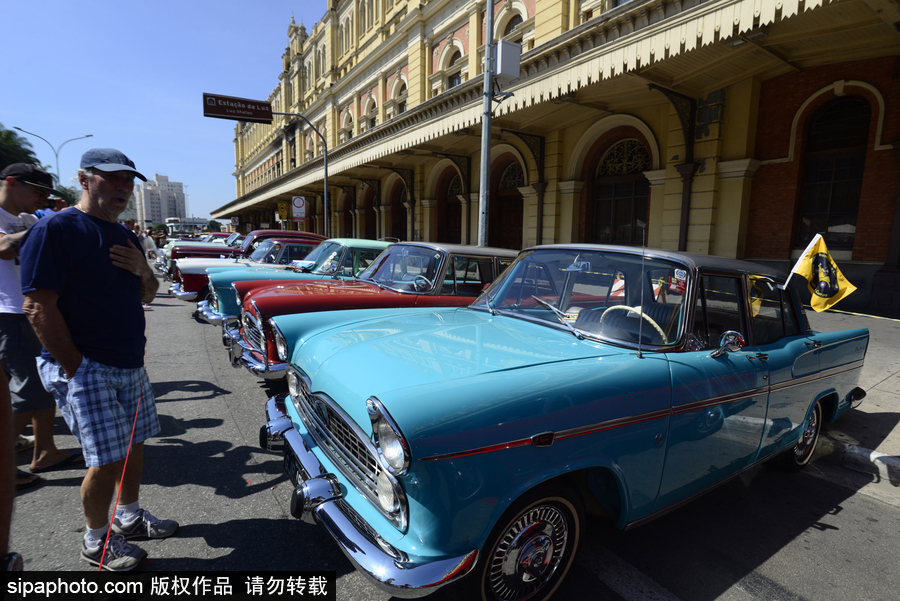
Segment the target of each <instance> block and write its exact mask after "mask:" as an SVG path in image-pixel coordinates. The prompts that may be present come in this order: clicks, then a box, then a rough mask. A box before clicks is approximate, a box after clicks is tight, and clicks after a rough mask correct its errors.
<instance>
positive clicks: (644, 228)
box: [636, 219, 647, 359]
mask: <svg viewBox="0 0 900 601" xmlns="http://www.w3.org/2000/svg"><path fill="white" fill-rule="evenodd" d="M636 221H637V224H638V227H639V228H641V280H640V285H641V307H640V313H638V350H637V358H638V359H643V358H644V355H643V353H641V341H642V340H643V339H644V335H643V332H644V256H645V255H646V254H647V253H646V250H645V249H646V248H647V224H646V223H644V222H643V221H641V220H640V219H637V220H636Z"/></svg>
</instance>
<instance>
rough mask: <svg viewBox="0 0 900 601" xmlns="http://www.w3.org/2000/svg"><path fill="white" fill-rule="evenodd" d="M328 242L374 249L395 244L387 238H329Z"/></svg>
mask: <svg viewBox="0 0 900 601" xmlns="http://www.w3.org/2000/svg"><path fill="white" fill-rule="evenodd" d="M326 242H337V243H338V244H343V245H344V246H352V247H353V248H371V249H373V250H382V249H385V248H387V247H388V246H390V245H391V244H394V243H393V242H388V241H386V240H370V239H368V238H329V239H328V240H326Z"/></svg>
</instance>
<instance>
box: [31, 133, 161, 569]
mask: <svg viewBox="0 0 900 601" xmlns="http://www.w3.org/2000/svg"><path fill="white" fill-rule="evenodd" d="M135 177H139V178H141V179H142V180H144V181H146V178H145V177H144V176H143V175H141V174H140V173H139V172H138V171H137V170H136V169H135V167H134V163H133V162H132V161H131V160H130V159H129V158H128V157H126V156H125V155H124V154H122V153H121V152H119V151H118V150H114V149H111V148H97V149H93V150H89V151H87V152H86V153H84V156H82V158H81V169H79V171H78V182H79V183H80V184H81V187H82V196H81V201H80V202H79V203H78V204H77V205H75V208H74V209H68V210H66V211H62V212H60V213H57V214H56V215H54V216H53V217H51V218H49V219H42V220H41V221H39V222H38V223H37V224H36V225H34V226H33V227H32V229H31V231H30V232H29V234H28V236H27V237H26V238H25V241H24V242H23V244H22V249H21V250H22V292H23V293H24V294H25V313H26V314H27V315H28V317H29V319H30V320H31V323H32V325H33V326H34V329H35V331H36V332H37V335H38V337H39V338H40V339H41V342H42V343H43V344H44V351H43V352H42V353H41V357H40V358H39V359H38V369H39V371H40V373H41V379H42V380H43V382H44V386H46V387H47V389H48V390H52V391H53V393H54V396H55V397H56V402H57V404H58V405H59V408H60V410H61V411H62V414H63V416H64V417H65V419H66V423H68V424H69V428H71V430H72V433H73V434H74V435H75V436H76V438H77V439H78V441H79V442H80V443H81V446H82V450H83V452H84V457H85V461H86V463H87V465H88V471H87V475H86V476H85V478H84V482H83V483H82V485H81V501H82V506H83V507H84V514H85V521H86V522H87V532H86V533H85V535H84V540H83V542H82V546H81V557H82V558H83V559H85V560H86V561H88V562H89V563H91V564H93V565H99V566H101V568H103V569H106V570H113V571H124V570H131V569H133V568H135V567H136V566H137V565H138V564H139V563H140V562H141V560H142V559H143V558H144V557H146V555H147V554H146V552H144V551H143V550H141V549H140V548H138V547H136V546H133V545H131V544H129V543H127V542H125V539H130V538H134V537H144V538H166V537H168V536H171V535H172V534H174V533H175V531H176V530H177V529H178V523H177V522H175V521H172V520H160V519H157V518H155V517H153V515H152V514H151V513H150V512H148V511H146V510H145V509H143V508H142V507H141V505H140V502H139V500H138V495H139V492H140V485H141V478H142V474H143V464H144V441H145V440H147V439H148V438H150V437H151V436H154V435H155V434H157V432H159V419H158V418H157V414H156V404H155V401H154V397H153V389H152V387H151V386H150V381H149V379H148V378H147V372H146V370H145V369H144V351H145V344H146V339H145V338H144V328H145V321H144V319H145V318H144V310H143V308H142V306H141V303H142V302H146V303H149V302H150V301H151V300H152V299H153V298H154V297H155V296H156V291H157V289H158V288H159V280H157V279H156V276H155V275H154V273H153V271H152V269H151V268H150V265H149V264H148V263H147V259H146V257H145V256H144V253H143V252H141V250H140V248H139V242H138V240H137V238H136V237H135V235H134V232H132V231H130V230H128V229H127V228H125V227H124V226H123V225H122V224H120V223H118V222H117V219H118V217H119V215H120V214H121V213H122V211H124V210H125V208H126V207H127V206H128V199H129V197H130V196H131V193H132V191H133V189H134V178H135ZM101 290H102V293H101V292H100V291H101ZM126 457H127V461H126ZM120 479H121V485H120V486H119V503H120V505H119V507H118V509H117V510H116V512H115V516H114V517H113V521H112V531H110V522H109V506H110V503H111V502H112V499H113V494H114V493H115V490H116V485H117V484H118V483H119V482H120ZM104 549H105V558H104Z"/></svg>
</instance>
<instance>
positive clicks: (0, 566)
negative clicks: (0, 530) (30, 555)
mask: <svg viewBox="0 0 900 601" xmlns="http://www.w3.org/2000/svg"><path fill="white" fill-rule="evenodd" d="M23 569H25V560H24V559H22V556H21V555H19V554H18V553H7V554H6V555H4V556H3V559H2V560H0V572H21V571H22V570H23Z"/></svg>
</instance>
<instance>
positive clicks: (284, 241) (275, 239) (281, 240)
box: [260, 236, 319, 244]
mask: <svg viewBox="0 0 900 601" xmlns="http://www.w3.org/2000/svg"><path fill="white" fill-rule="evenodd" d="M266 242H273V243H275V244H278V243H281V244H311V243H316V244H318V243H319V240H310V239H304V238H298V237H291V238H285V237H282V236H272V237H271V238H266V239H265V240H263V241H262V242H261V243H260V244H265V243H266Z"/></svg>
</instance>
